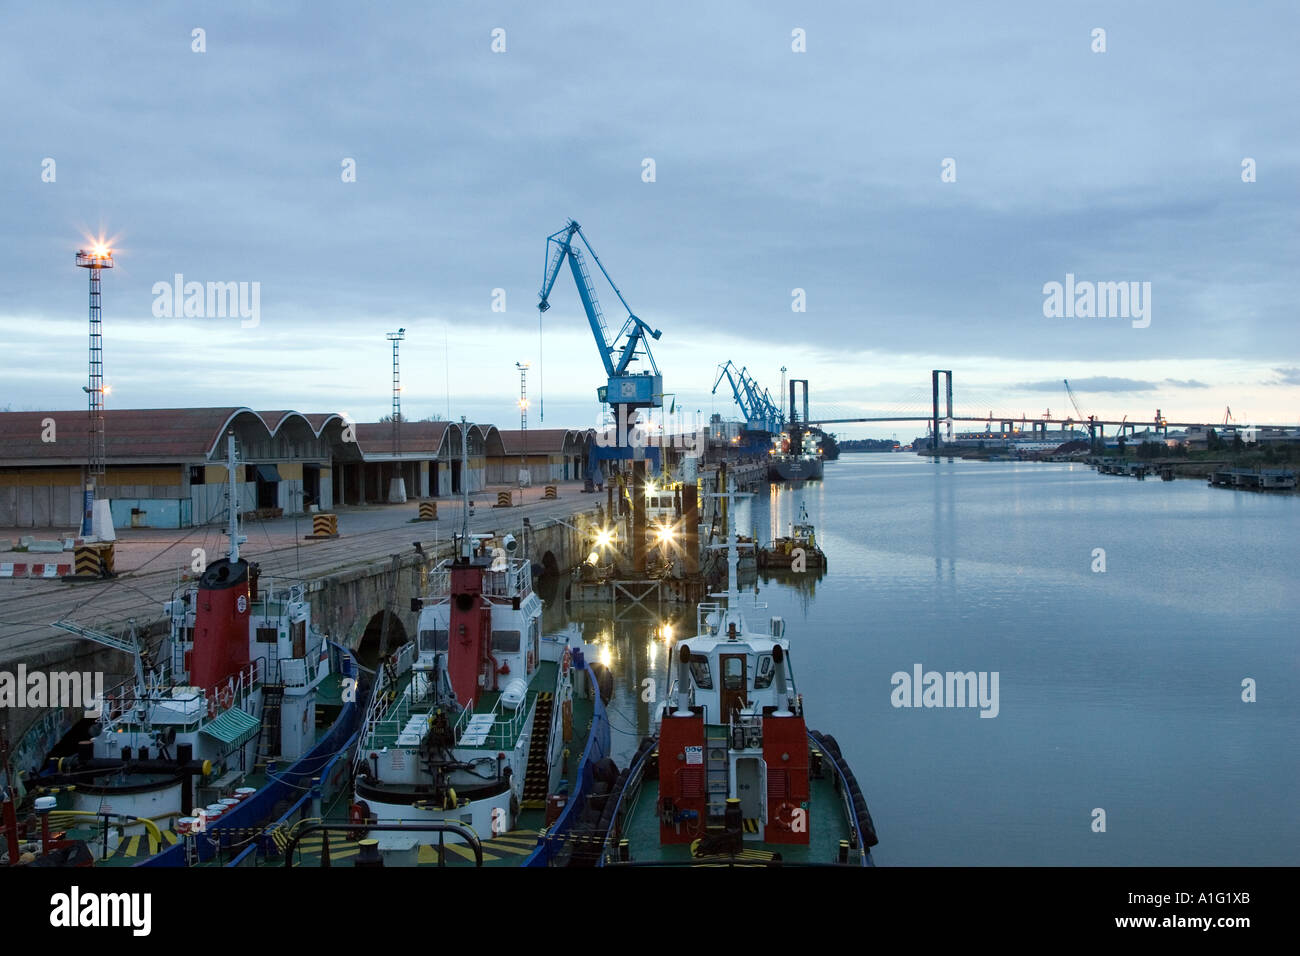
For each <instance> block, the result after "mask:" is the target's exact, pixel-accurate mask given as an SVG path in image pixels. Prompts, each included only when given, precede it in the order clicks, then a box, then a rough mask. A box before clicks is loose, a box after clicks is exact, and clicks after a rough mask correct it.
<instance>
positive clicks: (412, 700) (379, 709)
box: [357, 668, 423, 758]
mask: <svg viewBox="0 0 1300 956" xmlns="http://www.w3.org/2000/svg"><path fill="white" fill-rule="evenodd" d="M380 673H381V674H382V673H384V671H383V668H381V669H380ZM420 684H421V681H420V675H418V674H417V675H416V676H415V677H414V678H413V679H412V680H411V682H410V683H409V684H407V685H406V690H405V691H404V692H403V693H402V697H401V699H400V700H398V701H397V705H396V706H395V707H393V709H392V710H390V711H387V712H384V706H385V704H387V703H391V700H390V698H388V696H387V695H386V694H384V693H383V692H382V691H383V690H384V689H385V688H381V689H380V693H376V694H375V696H374V697H373V698H372V699H371V702H370V715H369V720H368V722H367V724H366V736H365V744H364V748H365V749H371V748H378V747H379V746H380V744H379V743H378V741H380V740H382V739H383V738H384V737H392V738H393V739H394V740H395V739H396V738H397V736H398V735H399V734H401V732H402V731H403V730H404V729H405V728H406V722H407V721H408V720H410V719H411V713H412V712H413V711H414V709H415V705H416V704H417V703H419V702H420V701H421V700H422V699H423V695H422V694H421V691H420ZM381 714H382V716H381ZM357 755H358V758H359V757H360V748H358V752H357Z"/></svg>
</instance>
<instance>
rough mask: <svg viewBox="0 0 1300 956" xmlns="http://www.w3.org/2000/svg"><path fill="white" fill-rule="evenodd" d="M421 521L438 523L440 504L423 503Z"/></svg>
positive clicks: (421, 505) (434, 502) (433, 502)
mask: <svg viewBox="0 0 1300 956" xmlns="http://www.w3.org/2000/svg"><path fill="white" fill-rule="evenodd" d="M420 520H421V521H437V520H438V502H436V501H421V502H420Z"/></svg>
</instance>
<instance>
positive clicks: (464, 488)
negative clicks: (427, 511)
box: [460, 415, 473, 561]
mask: <svg viewBox="0 0 1300 956" xmlns="http://www.w3.org/2000/svg"><path fill="white" fill-rule="evenodd" d="M460 556H461V557H462V558H464V559H465V560H466V561H468V560H469V559H470V558H471V557H472V556H473V552H472V549H471V547H470V543H469V426H468V425H467V423H466V421H465V416H464V415H462V416H460Z"/></svg>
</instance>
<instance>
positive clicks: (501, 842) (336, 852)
mask: <svg viewBox="0 0 1300 956" xmlns="http://www.w3.org/2000/svg"><path fill="white" fill-rule="evenodd" d="M542 667H543V668H546V667H550V668H552V669H553V668H554V667H555V664H553V663H550V662H543V664H542ZM539 673H540V671H539ZM551 680H552V683H551V686H554V677H552V678H551ZM534 691H535V688H534V687H530V688H529V693H530V694H532V693H534ZM594 713H595V704H594V702H593V701H591V700H589V699H587V698H584V697H577V696H575V697H574V699H573V731H574V733H573V740H571V741H570V742H569V744H568V750H569V759H568V767H567V770H568V773H567V774H566V775H564V778H563V779H564V780H572V779H573V778H575V777H576V775H577V772H578V762H579V761H580V760H581V758H582V753H583V751H584V750H585V749H586V746H587V735H588V734H589V733H590V732H591V721H592V717H593V715H594ZM349 799H350V798H349V797H347V796H346V795H344V796H343V797H341V798H340V799H339V800H338V801H336V803H335V804H334V805H333V806H332V807H330V808H328V810H327V811H326V822H328V823H334V824H340V825H341V824H344V823H347V822H348V820H347V811H348V804H349ZM545 822H546V812H545V810H530V809H525V810H522V811H520V814H519V820H518V823H517V826H516V828H515V829H514V830H511V831H510V832H508V833H502V834H500V835H499V836H496V837H493V838H491V839H484V840H483V841H482V844H483V865H484V866H505V867H509V866H519V865H521V864H522V863H523V862H524V860H525V859H526V858H527V856H528V855H529V854H530V853H532V852H533V850H535V849H536V848H537V841H538V838H539V837H540V836H541V834H542V831H543V827H544V825H545ZM324 836H325V834H324V832H323V831H322V832H318V833H313V834H310V835H308V836H306V837H304V838H303V839H302V841H301V842H300V843H299V844H298V848H297V852H296V854H295V855H296V857H297V860H296V861H295V863H294V866H320V865H321V855H322V851H323V849H324V846H323V844H324ZM480 836H481V837H482V836H484V835H483V834H480ZM329 839H330V865H331V866H352V865H353V862H354V859H355V857H356V856H357V854H358V853H359V852H360V849H359V847H358V846H357V838H356V837H353V836H352V835H350V834H347V833H344V832H341V831H335V832H331V833H330V834H329ZM418 860H419V862H418V864H417V865H419V866H469V867H472V866H474V851H473V850H471V849H470V848H469V847H467V846H465V845H464V844H461V843H454V844H453V843H448V844H446V845H444V846H442V847H439V846H437V845H428V846H422V847H420V850H419V856H418ZM271 865H279V866H283V865H284V860H283V858H281V859H280V860H279V862H278V863H275V862H272V864H271Z"/></svg>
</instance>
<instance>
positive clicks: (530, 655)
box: [528, 650, 537, 671]
mask: <svg viewBox="0 0 1300 956" xmlns="http://www.w3.org/2000/svg"><path fill="white" fill-rule="evenodd" d="M536 666H537V661H536V659H535V658H534V657H533V652H532V650H529V651H528V670H529V671H532V669H533V668H534V667H536Z"/></svg>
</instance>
